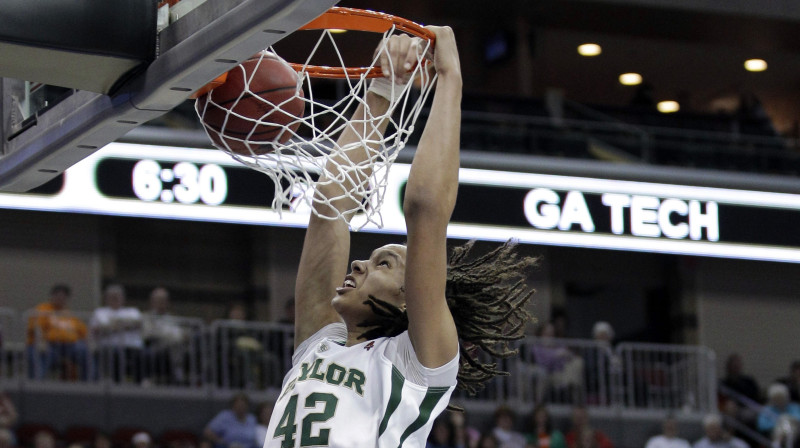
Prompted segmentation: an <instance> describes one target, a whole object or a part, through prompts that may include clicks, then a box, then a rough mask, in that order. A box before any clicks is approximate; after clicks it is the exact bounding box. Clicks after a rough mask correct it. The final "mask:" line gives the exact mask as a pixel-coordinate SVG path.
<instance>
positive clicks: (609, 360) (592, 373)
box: [583, 321, 622, 406]
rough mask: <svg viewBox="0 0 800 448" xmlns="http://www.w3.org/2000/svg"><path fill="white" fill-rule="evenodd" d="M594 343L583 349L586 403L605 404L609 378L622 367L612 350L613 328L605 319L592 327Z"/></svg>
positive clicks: (609, 384) (608, 389)
mask: <svg viewBox="0 0 800 448" xmlns="http://www.w3.org/2000/svg"><path fill="white" fill-rule="evenodd" d="M592 339H593V340H594V342H595V344H596V345H594V346H591V347H586V348H584V350H583V363H584V372H585V377H584V383H585V387H584V389H585V392H586V403H589V404H599V405H602V406H607V405H609V403H610V399H611V397H610V393H611V392H610V391H611V378H612V376H613V375H614V374H617V373H619V372H620V370H621V369H622V360H621V359H620V358H619V357H618V356H617V355H616V354H615V353H614V351H613V342H614V328H613V327H612V326H611V324H609V323H608V322H605V321H598V322H596V323H595V324H594V327H592Z"/></svg>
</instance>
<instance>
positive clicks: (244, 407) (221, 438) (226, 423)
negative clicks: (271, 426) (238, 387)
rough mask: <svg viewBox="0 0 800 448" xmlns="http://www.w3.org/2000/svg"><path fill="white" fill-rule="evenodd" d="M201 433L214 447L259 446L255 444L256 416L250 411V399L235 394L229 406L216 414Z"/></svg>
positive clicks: (253, 447) (243, 395)
mask: <svg viewBox="0 0 800 448" xmlns="http://www.w3.org/2000/svg"><path fill="white" fill-rule="evenodd" d="M203 435H204V436H205V437H206V439H208V440H209V441H211V442H212V443H213V444H214V447H215V448H259V447H257V446H256V443H255V440H256V417H255V416H254V415H253V414H251V413H250V399H249V398H247V395H245V394H241V393H240V394H237V395H235V396H234V397H233V399H232V400H231V408H230V409H225V410H223V411H221V412H220V413H219V414H217V415H216V416H215V417H214V418H213V419H212V420H211V422H209V423H208V426H206V429H205V430H204V431H203Z"/></svg>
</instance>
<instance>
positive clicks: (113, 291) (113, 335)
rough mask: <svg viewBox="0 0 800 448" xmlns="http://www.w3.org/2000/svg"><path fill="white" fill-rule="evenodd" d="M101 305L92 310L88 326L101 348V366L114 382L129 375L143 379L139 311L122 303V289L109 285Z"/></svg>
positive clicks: (123, 299)
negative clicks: (102, 305) (103, 303)
mask: <svg viewBox="0 0 800 448" xmlns="http://www.w3.org/2000/svg"><path fill="white" fill-rule="evenodd" d="M103 299H104V302H105V306H104V307H100V308H97V309H96V310H94V314H93V315H92V319H91V321H90V323H89V326H90V327H91V329H92V333H93V334H94V335H95V341H96V342H97V346H98V348H99V349H100V355H101V358H100V365H101V368H102V369H103V370H104V373H105V374H108V373H111V375H112V376H113V378H114V381H120V380H122V378H123V376H124V375H128V376H131V377H132V378H133V379H134V380H135V381H136V382H137V383H138V382H140V381H141V380H142V369H141V367H142V366H141V357H142V348H143V347H144V341H143V339H142V313H141V312H140V311H139V310H138V309H136V308H133V307H126V306H125V289H124V288H123V287H122V286H121V285H116V284H112V285H109V286H108V287H106V289H105V292H104V293H103Z"/></svg>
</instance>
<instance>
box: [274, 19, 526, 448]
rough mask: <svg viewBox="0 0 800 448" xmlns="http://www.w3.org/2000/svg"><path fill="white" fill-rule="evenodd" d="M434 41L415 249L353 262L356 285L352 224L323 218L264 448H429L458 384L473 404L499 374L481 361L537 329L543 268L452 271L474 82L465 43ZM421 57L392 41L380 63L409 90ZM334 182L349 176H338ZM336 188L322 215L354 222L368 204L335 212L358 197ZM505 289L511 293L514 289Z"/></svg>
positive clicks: (375, 101)
mask: <svg viewBox="0 0 800 448" xmlns="http://www.w3.org/2000/svg"><path fill="white" fill-rule="evenodd" d="M428 29H429V30H431V31H433V32H434V33H435V34H436V44H435V51H434V53H433V55H432V58H433V65H434V68H435V70H436V72H437V74H438V82H437V86H436V93H435V95H434V99H433V104H432V108H431V113H430V117H429V119H428V122H427V125H426V127H425V130H424V132H423V134H422V137H421V139H420V142H419V145H418V147H417V152H416V155H415V157H414V161H413V164H412V166H411V172H410V174H409V178H408V184H407V187H406V193H405V200H404V204H403V209H404V213H405V218H406V225H407V230H408V238H407V245H405V246H403V245H396V244H392V245H388V246H384V247H381V248H378V249H376V250H375V251H374V252H372V255H371V256H370V257H369V259H367V260H362V261H353V262H352V263H351V265H350V273H349V274H347V262H348V259H349V250H350V235H349V230H348V225H347V223H346V222H344V221H343V220H342V219H336V220H327V219H324V218H320V217H318V216H316V215H315V214H312V215H311V218H310V222H309V225H308V230H307V233H306V236H305V242H304V246H303V252H302V256H301V259H300V266H299V271H298V277H297V284H296V287H295V294H296V295H295V296H296V319H295V335H296V336H295V341H296V342H295V344H296V350H295V354H294V356H293V359H292V361H293V367H292V369H291V370H290V371H289V373H288V374H287V376H286V377H285V379H284V383H283V387H282V390H281V393H280V396H279V398H278V400H277V401H276V403H275V411H274V413H273V414H272V419H271V420H270V424H269V428H268V430H267V438H266V441H265V445H264V446H265V448H271V447H281V448H288V447H310V446H315V447H318V446H331V447H347V448H352V447H389V446H391V447H393V448H395V447H399V446H415V447H420V446H425V440H426V438H427V436H428V433H429V432H430V429H431V427H432V425H433V421H434V419H435V418H436V416H437V415H439V414H440V413H441V412H442V411H443V410H444V409H445V408H446V407H447V406H448V401H449V398H450V395H451V393H452V392H453V389H454V388H455V386H456V385H457V383H458V384H459V385H461V386H462V387H463V388H465V389H467V390H468V391H474V390H476V389H477V388H478V387H480V385H481V383H482V382H484V381H486V380H487V379H489V378H491V377H493V376H494V375H496V374H498V373H500V372H498V371H497V370H496V369H495V366H494V364H483V363H481V362H480V361H478V360H477V359H476V358H475V356H476V352H478V351H481V350H483V351H486V352H488V353H489V354H490V355H498V356H504V355H509V354H510V353H511V352H510V351H509V350H508V348H507V345H506V346H504V347H501V348H497V347H496V346H495V344H496V341H498V340H501V341H508V340H510V339H514V338H519V337H521V335H522V334H521V332H522V328H523V327H524V324H525V323H526V322H527V321H528V319H529V318H530V315H529V314H528V313H527V312H526V311H525V310H524V307H523V306H524V304H525V302H527V300H528V299H529V297H530V295H531V294H532V291H527V290H526V288H525V287H524V286H523V282H522V279H523V277H522V270H523V269H525V268H527V267H528V266H530V265H531V264H532V263H533V262H534V260H532V259H528V258H517V257H516V255H515V254H514V253H513V247H512V245H508V244H507V245H504V246H503V247H501V248H499V249H497V250H495V251H493V252H491V253H489V254H487V255H484V256H482V257H480V258H479V259H478V260H475V261H469V262H467V261H465V255H466V253H467V252H468V250H469V247H466V248H460V249H457V250H456V251H455V252H454V255H452V256H451V257H450V260H449V262H448V258H447V251H446V230H447V224H448V221H449V220H450V215H451V213H452V211H453V207H454V205H455V200H456V193H457V189H458V169H459V132H460V120H461V113H460V102H461V69H460V65H459V57H458V52H457V49H456V43H455V38H454V36H453V32H452V30H451V29H450V28H447V27H444V28H440V27H429V28H428ZM417 51H420V41H418V40H416V39H412V38H410V37H407V36H395V37H392V38H390V40H389V41H388V42H387V47H386V49H385V50H384V51H383V52H382V54H381V56H380V61H381V68H382V70H383V71H384V73H385V74H386V75H390V74H391V73H392V72H394V74H395V77H394V79H399V80H400V81H401V82H407V81H408V80H407V79H404V78H405V73H406V71H407V70H408V69H409V68H410V67H411V64H413V63H414V61H416V55H417ZM392 79H393V78H392V77H391V76H388V77H387V78H381V79H378V80H376V81H375V82H374V83H373V84H372V86H371V88H370V91H369V92H368V94H367V97H366V106H367V108H368V110H370V111H372V113H373V114H374V115H378V114H382V113H384V112H385V111H387V110H388V107H389V101H388V100H387V98H390V97H391V91H392V89H391V83H392V82H393V81H392ZM395 87H396V88H399V86H395ZM365 113H366V112H365V108H364V107H363V106H360V107H359V109H358V110H357V111H356V112H355V115H354V118H353V120H352V121H351V122H350V124H349V128H347V129H346V130H345V131H344V132H343V135H342V136H341V137H340V141H339V143H340V146H342V147H345V145H346V144H347V143H351V142H356V141H359V140H358V138H357V137H356V135H357V134H358V133H364V131H365V129H363V126H365V125H364V121H359V117H361V118H363V117H364V114H365ZM359 127H361V129H359ZM385 127H386V125H385V124H384V125H383V128H384V129H385ZM366 131H368V132H369V130H366ZM378 131H379V132H382V131H383V130H382V129H380V130H378ZM378 131H374V130H373V132H378ZM368 132H367V133H368ZM366 153H367V151H365V150H364V148H363V147H355V148H351V149H349V150H348V151H346V152H345V156H344V157H346V160H339V161H338V162H339V164H341V165H350V166H352V165H356V164H359V163H364V162H365V160H366V156H367V154H366ZM327 172H328V173H332V175H333V176H336V175H337V174H340V173H339V171H338V168H337V166H336V164H334V163H330V164H329V165H328V166H327ZM324 180H325V179H324V178H323V179H321V180H320V182H318V184H317V186H316V194H317V195H318V196H319V197H320V198H324V199H327V201H324V202H321V201H315V207H316V211H317V212H318V213H321V214H323V215H325V216H331V217H334V216H338V215H341V216H348V213H347V211H348V210H352V209H354V208H355V206H356V203H355V201H354V200H353V199H334V198H344V197H346V195H343V194H342V193H343V191H342V188H348V189H349V187H352V183H351V184H350V185H347V183H346V182H345V185H344V186H339V185H335V184H328V183H325V182H324ZM348 180H349V181H350V182H362V181H365V179H348ZM328 204H330V205H328ZM506 280H511V283H512V284H511V285H510V286H505V287H504V286H502V285H503V284H507V283H508V282H507V281H506ZM448 302H449V303H448ZM451 309H452V312H451ZM457 330H458V331H457ZM462 330H463V331H462ZM459 338H461V341H462V345H461V350H459ZM459 353H460V356H459Z"/></svg>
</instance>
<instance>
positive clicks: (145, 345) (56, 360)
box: [16, 310, 208, 388]
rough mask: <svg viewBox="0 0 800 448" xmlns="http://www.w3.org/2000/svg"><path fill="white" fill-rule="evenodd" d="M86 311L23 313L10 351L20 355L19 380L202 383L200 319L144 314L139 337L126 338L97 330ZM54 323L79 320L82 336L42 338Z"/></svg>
mask: <svg viewBox="0 0 800 448" xmlns="http://www.w3.org/2000/svg"><path fill="white" fill-rule="evenodd" d="M91 317H92V313H91V312H80V311H69V312H39V311H36V310H29V311H26V312H25V313H23V315H22V318H21V319H19V323H20V324H21V325H22V326H23V327H24V328H25V330H24V337H23V338H20V343H19V346H20V347H19V348H18V349H17V350H16V353H17V356H18V357H20V359H24V362H23V363H22V364H23V366H22V367H23V368H22V371H23V372H24V374H23V377H24V379H25V381H26V382H27V381H31V382H55V383H74V382H81V383H86V384H91V383H97V384H106V383H113V384H118V385H135V386H139V385H146V386H150V385H158V386H168V387H187V388H188V387H192V388H195V387H203V386H205V384H206V382H207V381H206V378H207V374H206V372H207V371H208V362H207V360H206V359H207V355H206V352H207V350H206V345H205V344H206V340H205V333H206V331H205V330H206V325H205V323H204V322H203V321H202V320H201V319H196V318H186V317H177V316H151V315H148V314H144V315H143V320H142V326H141V328H140V329H139V330H136V331H137V332H140V336H141V338H139V337H134V338H133V341H131V340H130V337H129V336H121V333H120V332H111V333H106V334H100V333H98V332H97V331H95V330H93V329H92V326H91ZM76 321H77V322H76ZM58 325H65V326H66V325H71V326H79V325H80V326H83V328H84V330H85V337H79V338H70V339H69V340H61V341H57V340H53V335H51V336H50V340H48V338H47V337H46V336H45V334H44V332H45V331H46V330H45V329H46V328H51V327H53V326H58ZM73 328H74V327H73ZM114 334H116V335H117V336H114ZM56 336H57V334H56ZM126 338H127V340H126ZM137 340H138V341H139V342H141V344H139V343H138V342H136V341H137ZM127 344H133V345H127Z"/></svg>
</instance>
